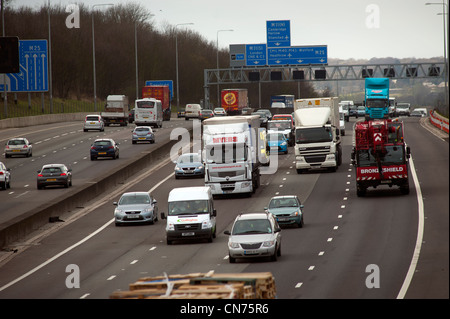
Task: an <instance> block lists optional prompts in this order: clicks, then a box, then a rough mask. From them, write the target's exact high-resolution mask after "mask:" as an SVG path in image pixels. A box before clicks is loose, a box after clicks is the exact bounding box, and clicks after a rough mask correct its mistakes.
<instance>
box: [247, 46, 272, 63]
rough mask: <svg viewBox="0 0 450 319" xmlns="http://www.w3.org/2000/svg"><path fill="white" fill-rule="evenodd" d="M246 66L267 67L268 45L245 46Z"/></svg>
mask: <svg viewBox="0 0 450 319" xmlns="http://www.w3.org/2000/svg"><path fill="white" fill-rule="evenodd" d="M245 55H246V65H253V66H258V65H266V64H267V46H266V44H265V43H264V44H247V45H246V46H245Z"/></svg>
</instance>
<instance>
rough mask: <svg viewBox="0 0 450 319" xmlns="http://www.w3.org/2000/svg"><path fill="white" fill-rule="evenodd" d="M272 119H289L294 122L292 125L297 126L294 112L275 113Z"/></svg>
mask: <svg viewBox="0 0 450 319" xmlns="http://www.w3.org/2000/svg"><path fill="white" fill-rule="evenodd" d="M271 120H272V121H275V120H288V121H291V122H292V127H295V124H294V116H293V115H292V114H275V115H274V116H272V118H271Z"/></svg>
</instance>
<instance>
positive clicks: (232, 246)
mask: <svg viewBox="0 0 450 319" xmlns="http://www.w3.org/2000/svg"><path fill="white" fill-rule="evenodd" d="M228 246H229V247H230V248H234V249H236V248H239V243H234V242H229V243H228Z"/></svg>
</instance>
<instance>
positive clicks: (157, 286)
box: [110, 272, 276, 299]
mask: <svg viewBox="0 0 450 319" xmlns="http://www.w3.org/2000/svg"><path fill="white" fill-rule="evenodd" d="M110 298H112V299H129V298H133V299H143V298H144V299H176V298H181V299H274V298H276V287H275V280H274V278H273V276H272V274H271V273H270V272H260V273H222V274H215V273H214V272H208V273H191V274H185V275H181V274H178V275H168V276H167V275H165V276H155V277H143V278H139V279H138V280H137V281H136V282H134V283H131V284H130V285H129V290H128V291H115V292H113V293H112V294H111V296H110Z"/></svg>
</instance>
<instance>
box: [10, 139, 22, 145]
mask: <svg viewBox="0 0 450 319" xmlns="http://www.w3.org/2000/svg"><path fill="white" fill-rule="evenodd" d="M24 144H25V141H24V140H10V141H8V145H24Z"/></svg>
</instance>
